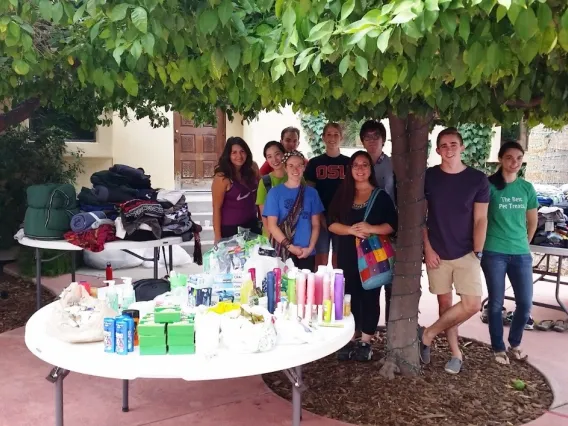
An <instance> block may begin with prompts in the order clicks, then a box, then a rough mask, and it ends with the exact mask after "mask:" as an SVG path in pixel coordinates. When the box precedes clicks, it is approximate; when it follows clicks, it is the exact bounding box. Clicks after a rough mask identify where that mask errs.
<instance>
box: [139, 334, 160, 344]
mask: <svg viewBox="0 0 568 426" xmlns="http://www.w3.org/2000/svg"><path fill="white" fill-rule="evenodd" d="M138 337H139V340H140V346H144V347H147V346H166V335H165V334H161V335H159V336H148V335H142V336H138Z"/></svg>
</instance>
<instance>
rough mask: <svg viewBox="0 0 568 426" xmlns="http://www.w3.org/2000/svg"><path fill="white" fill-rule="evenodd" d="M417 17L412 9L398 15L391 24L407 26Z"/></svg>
mask: <svg viewBox="0 0 568 426" xmlns="http://www.w3.org/2000/svg"><path fill="white" fill-rule="evenodd" d="M416 17H417V15H416V13H414V12H413V11H412V10H410V9H404V10H402V11H401V12H400V13H399V14H398V15H396V16H395V17H394V19H392V20H391V21H390V23H391V24H405V23H406V22H409V21H412V20H413V19H415V18H416Z"/></svg>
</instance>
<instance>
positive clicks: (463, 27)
mask: <svg viewBox="0 0 568 426" xmlns="http://www.w3.org/2000/svg"><path fill="white" fill-rule="evenodd" d="M459 33H460V37H461V38H462V40H463V41H465V42H466V43H467V40H468V39H469V33H470V25H469V15H468V14H466V13H464V14H462V15H461V16H460V29H459Z"/></svg>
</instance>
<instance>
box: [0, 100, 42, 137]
mask: <svg viewBox="0 0 568 426" xmlns="http://www.w3.org/2000/svg"><path fill="white" fill-rule="evenodd" d="M39 105H40V103H39V98H35V97H34V98H29V99H27V100H25V101H24V102H21V103H20V104H18V105H16V106H15V107H14V108H12V109H11V110H10V111H8V112H5V113H2V114H0V133H2V132H3V131H4V130H6V129H7V128H8V127H11V126H15V125H17V124H20V123H21V122H22V121H25V120H27V119H28V118H30V117H31V115H32V114H33V113H34V111H35V110H36V109H37V108H38V107H39Z"/></svg>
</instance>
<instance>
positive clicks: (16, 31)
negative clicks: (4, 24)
mask: <svg viewBox="0 0 568 426" xmlns="http://www.w3.org/2000/svg"><path fill="white" fill-rule="evenodd" d="M20 33H21V31H20V26H19V25H18V24H16V23H15V22H14V21H10V23H9V24H8V34H10V35H11V36H12V37H13V38H14V39H15V40H16V41H17V40H19V39H20Z"/></svg>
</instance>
